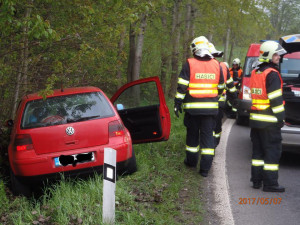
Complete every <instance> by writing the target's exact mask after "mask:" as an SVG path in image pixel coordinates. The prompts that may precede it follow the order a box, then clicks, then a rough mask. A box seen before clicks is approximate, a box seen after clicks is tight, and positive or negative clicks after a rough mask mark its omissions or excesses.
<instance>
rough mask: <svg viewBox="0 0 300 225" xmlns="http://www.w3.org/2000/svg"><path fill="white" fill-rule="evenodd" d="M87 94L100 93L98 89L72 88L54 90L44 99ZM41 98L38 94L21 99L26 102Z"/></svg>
mask: <svg viewBox="0 0 300 225" xmlns="http://www.w3.org/2000/svg"><path fill="white" fill-rule="evenodd" d="M89 92H102V91H101V90H100V88H97V87H91V86H89V87H73V88H65V89H55V90H53V93H52V94H51V95H47V96H46V98H49V97H50V98H51V97H56V96H63V95H70V94H80V93H89ZM42 98H43V97H42V96H41V95H40V94H39V93H38V92H36V93H32V94H28V95H26V96H24V97H23V99H26V100H34V99H42Z"/></svg>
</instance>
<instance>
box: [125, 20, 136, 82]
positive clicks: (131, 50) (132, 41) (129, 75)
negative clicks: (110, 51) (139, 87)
mask: <svg viewBox="0 0 300 225" xmlns="http://www.w3.org/2000/svg"><path fill="white" fill-rule="evenodd" d="M134 27H135V23H134V24H130V28H129V57H128V66H127V83H129V82H131V81H132V69H133V65H134V58H135V30H134Z"/></svg>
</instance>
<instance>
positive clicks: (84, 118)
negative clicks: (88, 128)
mask: <svg viewBox="0 0 300 225" xmlns="http://www.w3.org/2000/svg"><path fill="white" fill-rule="evenodd" d="M95 118H100V115H98V116H89V117H83V118H78V119H67V123H73V122H80V121H86V120H91V119H95Z"/></svg>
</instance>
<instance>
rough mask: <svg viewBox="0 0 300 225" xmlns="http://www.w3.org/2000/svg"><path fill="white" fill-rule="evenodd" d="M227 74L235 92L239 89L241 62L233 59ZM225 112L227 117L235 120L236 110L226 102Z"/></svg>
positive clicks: (241, 72)
mask: <svg viewBox="0 0 300 225" xmlns="http://www.w3.org/2000/svg"><path fill="white" fill-rule="evenodd" d="M229 73H230V76H231V78H232V79H233V84H234V86H235V87H236V90H238V89H240V86H241V81H242V74H243V70H242V69H241V60H240V59H239V58H235V59H234V60H233V61H232V67H231V68H229ZM226 111H227V117H228V118H232V119H235V118H236V112H237V109H236V108H235V106H234V105H233V104H232V102H230V101H226Z"/></svg>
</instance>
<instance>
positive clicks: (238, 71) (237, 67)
mask: <svg viewBox="0 0 300 225" xmlns="http://www.w3.org/2000/svg"><path fill="white" fill-rule="evenodd" d="M229 72H230V76H231V78H232V79H233V83H234V85H235V86H236V88H237V89H239V87H240V84H241V80H242V74H243V70H242V68H241V60H240V59H239V58H235V59H234V60H233V61H232V67H231V68H229Z"/></svg>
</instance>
